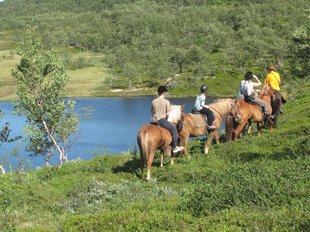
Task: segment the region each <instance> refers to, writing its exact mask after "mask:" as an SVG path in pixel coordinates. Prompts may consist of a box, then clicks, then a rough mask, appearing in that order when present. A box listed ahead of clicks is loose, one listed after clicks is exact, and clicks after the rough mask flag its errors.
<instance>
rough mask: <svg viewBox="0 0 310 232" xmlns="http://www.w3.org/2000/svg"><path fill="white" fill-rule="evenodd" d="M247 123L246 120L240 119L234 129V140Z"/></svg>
mask: <svg viewBox="0 0 310 232" xmlns="http://www.w3.org/2000/svg"><path fill="white" fill-rule="evenodd" d="M246 123H247V120H241V121H240V122H239V124H238V126H237V128H236V129H235V131H234V134H235V140H236V139H237V138H238V136H239V133H240V132H241V131H242V130H243V128H244V126H245V124H246Z"/></svg>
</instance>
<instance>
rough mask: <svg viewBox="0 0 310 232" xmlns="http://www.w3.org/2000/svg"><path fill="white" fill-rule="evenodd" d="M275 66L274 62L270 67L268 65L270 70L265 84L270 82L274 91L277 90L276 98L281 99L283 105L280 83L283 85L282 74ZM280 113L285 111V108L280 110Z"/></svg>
mask: <svg viewBox="0 0 310 232" xmlns="http://www.w3.org/2000/svg"><path fill="white" fill-rule="evenodd" d="M275 69H276V68H275V66H274V65H273V64H270V65H269V66H268V67H267V70H268V74H267V76H266V79H265V82H264V83H265V84H269V85H270V86H271V87H272V88H273V90H274V92H275V95H276V96H275V98H278V99H280V101H281V105H282V103H283V102H282V99H283V97H282V94H281V92H280V90H281V88H280V85H281V77H280V74H279V73H278V72H276V71H275ZM280 113H283V110H282V109H281V110H280Z"/></svg>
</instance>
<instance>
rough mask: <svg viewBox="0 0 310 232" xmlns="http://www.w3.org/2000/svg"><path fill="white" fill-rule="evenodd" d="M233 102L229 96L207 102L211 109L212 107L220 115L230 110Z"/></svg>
mask: <svg viewBox="0 0 310 232" xmlns="http://www.w3.org/2000/svg"><path fill="white" fill-rule="evenodd" d="M233 102H234V99H231V98H225V99H218V100H216V101H215V102H213V103H211V104H209V106H210V107H211V110H212V109H213V110H215V111H216V112H217V113H219V114H221V115H226V114H227V112H228V111H229V110H230V108H231V105H232V104H233Z"/></svg>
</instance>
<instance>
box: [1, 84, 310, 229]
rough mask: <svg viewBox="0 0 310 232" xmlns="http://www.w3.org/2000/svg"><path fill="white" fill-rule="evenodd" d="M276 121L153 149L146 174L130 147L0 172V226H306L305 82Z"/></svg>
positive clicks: (308, 115) (309, 92) (308, 125)
mask: <svg viewBox="0 0 310 232" xmlns="http://www.w3.org/2000/svg"><path fill="white" fill-rule="evenodd" d="M291 88H292V89H293V90H295V92H293V91H292V93H293V94H292V95H291V96H290V100H289V101H288V102H287V103H286V105H285V107H284V109H285V114H284V115H281V117H280V121H279V127H278V128H276V129H274V130H273V131H272V132H271V133H270V132H268V131H267V130H264V131H263V135H262V136H261V137H257V136H256V134H252V135H248V136H245V137H243V138H241V139H239V140H238V141H236V142H229V143H222V144H219V145H214V146H213V147H212V148H211V152H210V154H208V155H205V154H203V149H202V147H201V146H202V144H201V142H199V140H193V141H192V142H191V144H190V148H189V150H190V151H191V154H192V159H191V160H190V161H188V160H187V159H186V158H185V157H178V158H177V159H176V162H175V164H174V165H173V166H170V165H169V162H168V160H166V161H165V166H164V167H163V168H160V167H159V157H157V159H156V160H155V162H154V163H153V168H152V176H153V178H154V181H153V182H146V181H144V177H145V174H146V173H145V172H144V173H143V174H141V172H140V170H139V169H138V167H139V155H135V154H131V155H119V156H109V155H99V156H97V157H95V158H93V159H92V160H89V161H71V162H68V163H66V164H64V165H63V166H61V167H57V166H55V167H49V168H42V169H39V170H36V171H31V172H30V171H28V172H16V173H9V174H5V175H2V176H0V182H1V185H0V208H1V211H0V231H32V232H34V231H307V230H308V228H309V226H310V213H309V212H310V211H309V210H310V208H309V207H310V204H309V203H310V202H309V199H310V198H309V196H310V182H309V179H310V174H309V173H310V172H309V168H310V162H309V161H310V160H309V153H310V136H309V134H310V131H309V129H310V111H309V104H310V84H309V82H304V83H299V84H298V91H297V89H296V85H294V86H293V85H292V86H291Z"/></svg>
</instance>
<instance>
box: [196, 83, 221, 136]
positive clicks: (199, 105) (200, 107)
mask: <svg viewBox="0 0 310 232" xmlns="http://www.w3.org/2000/svg"><path fill="white" fill-rule="evenodd" d="M207 95H208V86H207V85H202V86H201V87H200V94H199V95H198V96H197V97H196V101H195V110H196V111H198V112H200V113H202V114H204V115H206V119H207V120H206V121H207V124H208V129H209V130H214V129H215V128H216V127H215V126H214V125H213V121H214V120H215V116H214V114H213V112H212V110H210V106H209V105H207V104H206V96H207Z"/></svg>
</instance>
